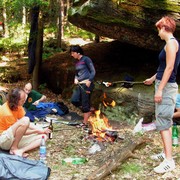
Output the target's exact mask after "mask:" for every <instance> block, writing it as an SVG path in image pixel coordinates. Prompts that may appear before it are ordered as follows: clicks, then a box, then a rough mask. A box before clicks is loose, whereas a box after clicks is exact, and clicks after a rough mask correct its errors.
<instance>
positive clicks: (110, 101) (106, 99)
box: [102, 93, 116, 107]
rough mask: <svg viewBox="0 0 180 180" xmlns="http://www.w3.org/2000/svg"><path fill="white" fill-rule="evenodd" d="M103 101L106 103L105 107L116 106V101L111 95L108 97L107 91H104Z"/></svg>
mask: <svg viewBox="0 0 180 180" xmlns="http://www.w3.org/2000/svg"><path fill="white" fill-rule="evenodd" d="M102 103H103V105H104V107H108V106H109V107H114V106H116V102H115V101H114V100H113V99H112V98H110V97H107V95H106V93H103V99H102Z"/></svg>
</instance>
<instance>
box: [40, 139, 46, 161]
mask: <svg viewBox="0 0 180 180" xmlns="http://www.w3.org/2000/svg"><path fill="white" fill-rule="evenodd" d="M39 156H40V161H42V162H44V163H46V142H45V139H44V136H42V139H41V145H40V149H39Z"/></svg>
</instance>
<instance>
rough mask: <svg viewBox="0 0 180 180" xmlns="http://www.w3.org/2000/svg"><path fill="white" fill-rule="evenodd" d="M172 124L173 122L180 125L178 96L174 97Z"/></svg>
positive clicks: (179, 97)
mask: <svg viewBox="0 0 180 180" xmlns="http://www.w3.org/2000/svg"><path fill="white" fill-rule="evenodd" d="M173 122H175V123H176V124H180V94H177V95H176V106H175V112H174V115H173Z"/></svg>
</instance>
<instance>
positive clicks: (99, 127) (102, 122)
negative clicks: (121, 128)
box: [88, 110, 112, 139]
mask: <svg viewBox="0 0 180 180" xmlns="http://www.w3.org/2000/svg"><path fill="white" fill-rule="evenodd" d="M88 121H89V123H90V125H91V127H92V134H93V135H94V136H96V137H97V138H98V139H104V138H105V136H106V130H111V129H112V126H110V124H109V122H108V118H107V117H105V115H104V114H102V113H101V111H100V110H97V111H95V114H93V115H91V116H90V117H89V119H88Z"/></svg>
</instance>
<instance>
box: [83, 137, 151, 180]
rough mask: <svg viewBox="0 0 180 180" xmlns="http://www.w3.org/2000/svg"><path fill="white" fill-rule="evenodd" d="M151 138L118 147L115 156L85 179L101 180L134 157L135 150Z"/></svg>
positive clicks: (140, 139)
mask: <svg viewBox="0 0 180 180" xmlns="http://www.w3.org/2000/svg"><path fill="white" fill-rule="evenodd" d="M148 141H149V139H143V138H142V137H141V138H139V139H137V140H136V141H130V142H129V143H128V145H127V146H125V147H123V148H120V149H118V150H117V151H116V152H115V155H114V156H113V157H110V158H108V160H107V161H106V162H104V163H103V164H102V165H101V166H100V167H99V168H98V169H97V170H96V171H94V172H92V173H91V174H90V175H89V176H88V177H86V178H85V180H101V179H103V178H105V177H106V176H108V175H109V174H111V172H112V171H114V170H116V169H117V168H118V167H119V166H120V165H121V164H122V163H123V161H124V160H125V159H128V158H129V157H134V155H133V151H134V150H135V149H136V148H137V147H138V146H140V145H142V144H143V143H146V142H148Z"/></svg>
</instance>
